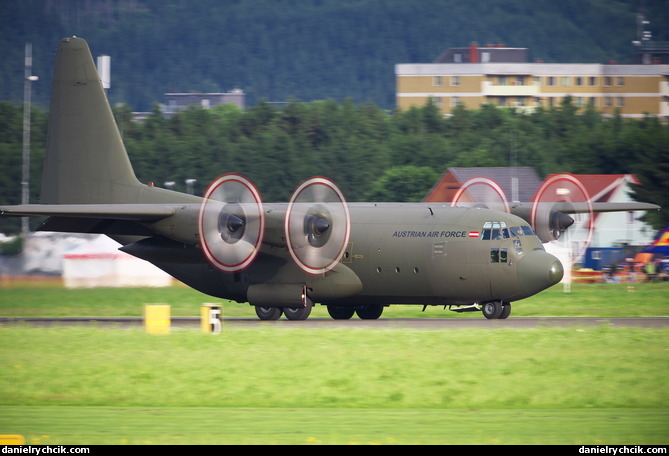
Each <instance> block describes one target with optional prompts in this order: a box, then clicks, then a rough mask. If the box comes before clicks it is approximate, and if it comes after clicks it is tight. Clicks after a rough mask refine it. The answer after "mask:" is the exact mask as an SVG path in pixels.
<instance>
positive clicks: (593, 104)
mask: <svg viewBox="0 0 669 456" xmlns="http://www.w3.org/2000/svg"><path fill="white" fill-rule="evenodd" d="M588 104H589V105H590V106H591V107H593V108H594V107H596V106H597V98H595V97H590V99H588Z"/></svg>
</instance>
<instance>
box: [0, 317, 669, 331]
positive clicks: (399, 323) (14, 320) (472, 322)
mask: <svg viewBox="0 0 669 456" xmlns="http://www.w3.org/2000/svg"><path fill="white" fill-rule="evenodd" d="M221 323H222V325H223V327H224V328H225V327H227V328H236V327H242V328H253V327H257V328H262V327H268V326H274V327H300V328H332V327H337V328H370V329H372V328H377V329H387V328H395V329H396V328H410V329H426V330H439V329H443V330H455V329H468V328H477V329H528V328H546V327H593V326H605V325H608V326H616V327H639V328H667V327H669V317H635V318H627V317H621V318H600V317H596V318H588V317H510V318H508V319H506V320H487V319H485V318H483V317H480V318H469V317H462V318H460V317H453V318H383V317H382V318H379V319H378V320H360V319H357V318H352V319H350V320H333V319H330V318H309V319H307V320H303V321H291V320H285V319H280V320H276V321H261V320H259V319H257V318H223V319H222V320H221ZM18 324H24V325H31V326H41V327H44V326H63V325H64V326H81V325H89V326H90V325H95V326H98V327H110V328H113V327H119V326H141V325H143V324H144V320H143V318H142V317H60V318H55V317H33V318H27V317H26V318H22V317H3V318H0V326H2V325H18ZM171 325H172V326H174V327H184V328H188V327H192V328H199V327H200V318H199V317H173V318H172V319H171Z"/></svg>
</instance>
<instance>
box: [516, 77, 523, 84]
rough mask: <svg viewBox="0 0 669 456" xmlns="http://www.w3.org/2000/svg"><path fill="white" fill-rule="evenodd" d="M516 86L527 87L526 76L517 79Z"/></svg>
mask: <svg viewBox="0 0 669 456" xmlns="http://www.w3.org/2000/svg"><path fill="white" fill-rule="evenodd" d="M516 85H519V86H524V85H525V76H518V77H517V78H516Z"/></svg>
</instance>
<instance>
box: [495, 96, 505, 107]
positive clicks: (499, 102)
mask: <svg viewBox="0 0 669 456" xmlns="http://www.w3.org/2000/svg"><path fill="white" fill-rule="evenodd" d="M497 105H498V106H506V97H499V98H498V99H497Z"/></svg>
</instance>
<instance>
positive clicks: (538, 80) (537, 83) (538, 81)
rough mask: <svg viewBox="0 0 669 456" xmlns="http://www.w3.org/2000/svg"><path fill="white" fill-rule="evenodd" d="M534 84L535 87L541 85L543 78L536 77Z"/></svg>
mask: <svg viewBox="0 0 669 456" xmlns="http://www.w3.org/2000/svg"><path fill="white" fill-rule="evenodd" d="M534 84H535V85H541V78H540V77H539V76H535V77H534Z"/></svg>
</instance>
